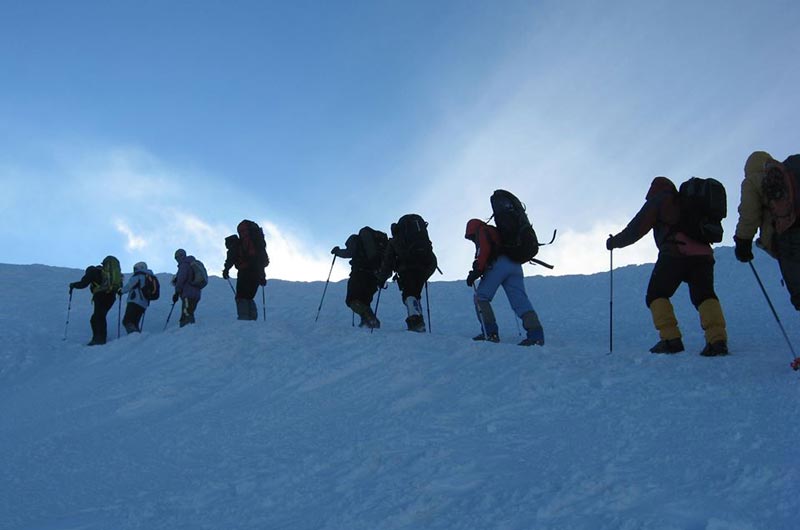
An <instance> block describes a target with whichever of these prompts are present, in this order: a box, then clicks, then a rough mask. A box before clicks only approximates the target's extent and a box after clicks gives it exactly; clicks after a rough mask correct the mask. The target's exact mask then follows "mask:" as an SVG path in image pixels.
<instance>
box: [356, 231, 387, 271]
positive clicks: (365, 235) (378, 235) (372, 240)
mask: <svg viewBox="0 0 800 530" xmlns="http://www.w3.org/2000/svg"><path fill="white" fill-rule="evenodd" d="M358 240H359V245H358V247H359V249H358V253H357V257H356V262H357V264H358V265H359V266H361V267H364V268H368V269H376V270H377V269H378V267H380V265H381V260H382V259H383V252H384V251H385V250H386V246H387V245H388V244H389V237H388V236H387V235H386V233H384V232H381V231H380V230H374V229H372V228H370V227H369V226H365V227H364V228H362V229H361V230H359V231H358Z"/></svg>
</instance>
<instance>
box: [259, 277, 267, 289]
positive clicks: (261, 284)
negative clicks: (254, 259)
mask: <svg viewBox="0 0 800 530" xmlns="http://www.w3.org/2000/svg"><path fill="white" fill-rule="evenodd" d="M258 285H260V286H261V287H264V286H265V285H267V279H266V278H261V279H260V280H258Z"/></svg>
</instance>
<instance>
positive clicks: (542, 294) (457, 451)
mask: <svg viewBox="0 0 800 530" xmlns="http://www.w3.org/2000/svg"><path fill="white" fill-rule="evenodd" d="M717 259H718V264H717V291H718V294H719V296H720V299H721V301H722V304H723V308H724V310H725V313H726V318H727V320H728V327H729V333H730V335H731V336H730V346H731V351H732V355H730V356H729V357H727V358H719V359H707V358H702V357H699V356H698V355H697V352H698V351H699V350H700V349H701V348H702V331H701V330H700V329H699V319H698V317H697V314H696V312H695V311H694V309H693V308H692V307H691V306H690V304H689V302H688V293H687V292H686V290H685V288H681V290H679V292H678V293H677V295H676V296H675V298H674V302H675V306H676V313H677V316H678V319H679V322H680V324H681V329H682V331H683V332H684V341H685V343H686V346H687V349H688V351H687V352H686V353H684V354H680V355H677V356H670V357H665V356H654V355H651V354H649V353H647V348H648V347H649V346H651V345H652V343H654V342H655V341H656V334H655V332H654V331H653V330H652V324H651V322H650V318H649V313H648V312H647V310H646V308H645V307H644V290H645V287H646V284H647V279H648V276H649V272H650V268H651V267H650V266H639V267H625V268H623V269H620V270H618V271H615V273H614V274H615V275H614V287H615V293H614V313H615V320H614V326H615V342H614V352H613V354H612V355H607V353H608V326H609V322H608V308H609V283H608V274H598V275H590V276H570V277H546V278H544V277H530V278H528V279H527V284H528V289H529V293H530V295H531V298H532V301H533V303H534V306H535V307H536V309H537V311H538V312H539V314H540V316H541V318H542V322H543V324H544V326H545V332H546V338H547V345H546V346H545V347H544V348H541V349H531V348H528V349H524V348H520V347H517V346H516V345H515V342H516V341H517V340H519V337H518V336H517V331H516V328H515V325H514V320H513V318H512V316H511V314H510V311H509V309H508V304H507V302H506V300H505V297H504V295H503V294H502V293H500V294H498V296H497V298H496V299H495V303H494V306H495V309H496V312H497V318H498V322H499V324H500V331H501V338H502V339H503V343H502V344H499V345H494V344H486V343H473V342H472V341H470V340H469V338H470V337H471V336H472V335H474V334H475V333H476V332H477V329H478V326H477V323H476V321H475V317H474V313H473V311H472V307H471V304H470V300H471V294H472V291H471V289H469V288H467V287H466V286H465V285H464V283H463V282H434V283H432V284H431V286H430V302H431V317H432V322H431V323H432V327H433V333H432V334H426V335H420V334H412V333H408V332H406V331H403V329H404V322H403V317H404V310H403V307H402V306H401V304H400V301H399V295H398V293H397V289H396V287H395V286H390V288H389V289H388V290H387V291H384V292H383V294H382V297H381V302H380V307H379V310H378V316H379V318H381V320H382V322H383V328H382V329H380V330H377V331H375V333H372V334H370V333H369V332H367V331H365V330H361V329H358V328H352V327H351V326H350V320H351V316H350V312H349V310H348V309H347V308H346V307H345V306H344V303H343V298H344V290H345V283H344V282H339V283H335V284H331V285H330V287H329V289H328V293H327V295H326V300H325V303H324V306H323V308H322V313H321V316H320V321H319V322H318V323H317V324H316V325H315V324H314V316H315V314H316V310H317V307H318V305H319V301H320V296H321V295H322V290H323V283H321V282H313V283H292V282H282V281H271V282H270V283H269V285H268V286H267V289H266V298H267V300H266V304H267V322H266V323H265V322H263V321H259V322H237V321H236V320H235V309H234V306H233V302H232V300H231V297H232V294H231V291H230V288H229V287H228V285H227V283H226V282H225V281H224V280H221V279H219V278H212V279H211V283H210V285H209V287H208V288H207V289H206V290H204V293H203V294H204V297H203V300H202V301H201V304H200V306H199V308H198V311H197V319H198V324H197V325H195V326H192V327H187V328H184V329H178V326H177V315H176V314H173V317H172V320H171V322H170V326H169V328H168V329H167V331H162V329H163V326H164V322H165V321H166V317H167V314H168V312H169V307H170V305H171V303H170V302H169V294H168V292H167V291H168V290H167V289H166V287H167V286H168V285H169V283H168V282H169V275H163V276H161V280H162V285H163V286H164V287H165V291H164V294H163V295H162V296H163V297H164V299H163V300H160V301H158V302H156V303H155V304H154V305H153V306H152V307H151V309H150V310H149V311H148V312H147V315H146V319H145V325H144V329H145V331H144V333H142V334H141V335H132V336H127V337H125V336H123V337H122V338H121V339H120V340H116V339H115V337H116V317H117V313H116V308H115V309H114V310H112V312H111V313H110V314H109V330H110V334H109V335H110V337H111V338H113V339H114V340H111V341H110V342H109V344H107V345H106V346H104V347H97V348H87V347H85V346H83V343H85V342H87V341H88V339H89V326H88V316H89V314H90V311H91V304H90V303H89V293H88V291H76V292H75V295H74V297H73V305H72V311H71V314H70V324H69V329H68V335H67V340H66V341H62V337H63V334H64V324H65V320H66V309H67V308H66V306H67V284H68V283H69V282H70V281H75V280H77V279H78V278H79V277H80V275H81V271H76V270H69V269H61V268H55V267H46V266H40V265H31V266H13V265H0V289H2V292H3V293H6V296H5V298H4V300H5V301H6V302H5V304H3V306H2V308H0V311H2V313H1V314H0V316H1V318H0V337H2V341H0V344H2V346H0V418H2V419H3V421H2V422H0V528H3V529H9V530H11V529H13V530H22V529H25V530H27V529H48V530H49V529H58V530H65V529H82V530H85V529H92V530H94V529H98V530H99V529H129V528H147V529H184V528H185V529H229V528H237V529H239V528H241V529H245V528H247V529H249V528H252V529H265V528H270V529H271V528H293V529H294V528H298V529H312V528H313V529H317V528H319V529H400V528H408V529H412V528H440V529H452V528H464V529H483V528H498V529H501V528H502V529H531V528H535V529H538V528H547V529H549V528H557V529H563V528H570V529H587V530H588V529H631V530H632V529H673V528H674V529H708V530H721V529H770V530H771V529H790V528H795V527H796V517H797V513H798V509H799V508H800V489H799V488H798V484H800V472H799V471H800V470H799V469H798V457H800V450H798V444H800V429H798V420H797V418H798V417H799V415H798V413H800V407H798V388H799V387H798V383H799V381H798V376H797V374H796V373H793V372H791V370H790V369H789V366H788V364H789V362H790V361H791V355H790V354H789V353H788V349H787V347H786V344H785V342H784V341H783V337H782V336H781V335H780V332H779V330H778V328H777V325H776V324H775V321H774V319H773V317H772V314H771V313H770V312H769V309H768V307H767V305H766V302H765V301H764V299H763V296H762V294H761V292H760V290H759V289H758V286H757V284H756V283H755V280H754V278H753V277H752V273H751V272H750V270H749V267H747V266H745V265H742V264H739V263H737V262H735V260H734V259H733V253H732V251H731V249H730V248H721V249H718V250H717ZM755 264H756V266H757V267H758V272H759V274H760V275H761V277H762V280H763V281H764V283H765V285H766V287H767V289H768V292H769V294H770V296H771V298H772V301H773V303H774V304H775V306H776V309H777V310H778V312H779V314H780V316H781V319H782V321H783V323H784V325H785V326H786V328H787V330H788V332H789V335H790V337H791V338H792V340H793V341H794V343H795V344H798V345H800V334H798V333H797V332H796V330H797V326H796V322H797V320H796V319H797V318H798V316H797V314H796V312H795V311H794V310H793V309H792V308H791V306H790V305H789V303H788V300H787V298H788V297H787V295H786V294H785V292H784V291H783V289H782V288H781V286H780V284H779V276H778V273H777V266H776V264H775V263H774V262H772V261H771V260H768V259H766V258H765V257H764V256H763V255H762V256H758V259H757V261H756V262H755ZM527 272H528V273H533V272H535V269H531V268H528V269H527ZM257 302H258V305H259V311H261V294H260V293H259V295H258V298H257ZM123 333H124V332H123Z"/></svg>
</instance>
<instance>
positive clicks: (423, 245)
mask: <svg viewBox="0 0 800 530" xmlns="http://www.w3.org/2000/svg"><path fill="white" fill-rule="evenodd" d="M392 238H393V239H394V249H395V251H396V252H397V256H398V257H399V259H400V261H403V262H405V263H411V264H414V265H427V264H429V263H430V262H431V258H432V256H433V244H432V243H431V240H430V237H429V236H428V223H426V222H425V220H424V219H423V218H422V217H421V216H419V215H417V214H415V213H410V214H407V215H404V216H403V217H401V218H400V219H399V220H398V221H397V223H393V224H392Z"/></svg>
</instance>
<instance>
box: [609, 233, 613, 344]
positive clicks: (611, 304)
mask: <svg viewBox="0 0 800 530" xmlns="http://www.w3.org/2000/svg"><path fill="white" fill-rule="evenodd" d="M608 260H609V264H608V274H609V277H610V279H611V281H610V284H611V285H610V290H611V295H610V296H609V298H608V353H609V354H611V353H613V352H614V249H613V248H612V249H611V250H609V251H608Z"/></svg>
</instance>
